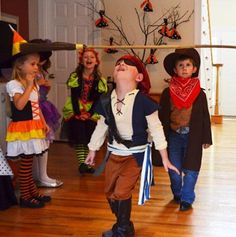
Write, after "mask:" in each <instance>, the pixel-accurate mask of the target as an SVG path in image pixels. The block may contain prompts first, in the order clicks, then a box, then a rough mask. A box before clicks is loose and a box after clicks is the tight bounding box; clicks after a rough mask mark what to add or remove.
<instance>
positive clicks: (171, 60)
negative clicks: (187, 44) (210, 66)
mask: <svg viewBox="0 0 236 237" xmlns="http://www.w3.org/2000/svg"><path fill="white" fill-rule="evenodd" d="M182 56H186V57H188V58H191V59H192V60H193V61H194V66H195V67H197V71H196V72H195V73H193V75H192V77H197V76H198V73H199V68H200V63H201V60H200V55H199V53H198V51H197V50H196V49H194V48H183V49H176V50H175V52H174V53H170V54H168V55H167V56H166V57H165V59H164V62H163V65H164V68H165V70H166V72H167V73H168V74H169V75H170V76H174V75H175V72H174V68H175V64H176V61H177V60H178V59H179V58H180V57H182Z"/></svg>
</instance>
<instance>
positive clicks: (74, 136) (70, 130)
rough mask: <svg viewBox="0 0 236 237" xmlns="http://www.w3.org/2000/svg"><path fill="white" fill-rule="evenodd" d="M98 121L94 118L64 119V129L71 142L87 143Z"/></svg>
mask: <svg viewBox="0 0 236 237" xmlns="http://www.w3.org/2000/svg"><path fill="white" fill-rule="evenodd" d="M96 124H97V122H95V121H93V120H78V119H74V118H72V119H70V120H68V121H64V125H63V130H64V133H65V134H66V138H67V139H68V140H69V142H70V143H71V144H84V145H87V144H88V143H89V141H90V138H91V136H92V133H93V131H94V129H95V127H96Z"/></svg>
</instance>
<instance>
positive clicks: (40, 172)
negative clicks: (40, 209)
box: [30, 39, 63, 188]
mask: <svg viewBox="0 0 236 237" xmlns="http://www.w3.org/2000/svg"><path fill="white" fill-rule="evenodd" d="M47 42H49V40H42V39H33V40H31V41H30V43H39V44H41V43H47ZM51 55H52V52H51V51H45V52H40V63H39V72H38V73H37V76H36V82H37V84H38V85H39V106H40V109H41V111H42V113H43V116H44V118H45V121H46V123H47V125H48V126H49V127H50V131H49V132H48V133H47V141H48V143H49V144H50V143H52V142H53V140H54V139H55V132H56V131H57V129H58V128H59V127H60V122H59V120H60V117H61V115H60V114H59V112H58V110H57V108H56V107H55V106H54V105H53V104H52V103H51V102H50V101H49V100H48V99H47V95H48V92H49V90H50V88H51V83H50V81H49V80H48V79H47V77H48V74H49V73H48V69H49V68H50V66H51V61H50V59H49V58H50V56H51ZM47 161H48V151H46V152H44V153H43V154H42V156H41V157H34V162H33V177H34V179H35V180H36V184H37V186H38V187H47V188H57V187H60V186H61V185H62V184H63V182H62V181H60V180H57V179H52V178H50V177H48V174H47Z"/></svg>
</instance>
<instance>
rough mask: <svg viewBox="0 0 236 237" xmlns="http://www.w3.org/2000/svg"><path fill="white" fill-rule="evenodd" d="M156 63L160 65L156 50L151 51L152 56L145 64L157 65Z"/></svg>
mask: <svg viewBox="0 0 236 237" xmlns="http://www.w3.org/2000/svg"><path fill="white" fill-rule="evenodd" d="M156 63H158V60H157V58H156V56H155V49H151V50H150V55H149V56H148V58H147V59H146V61H145V64H156Z"/></svg>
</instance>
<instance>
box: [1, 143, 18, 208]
mask: <svg viewBox="0 0 236 237" xmlns="http://www.w3.org/2000/svg"><path fill="white" fill-rule="evenodd" d="M11 176H13V172H12V170H11V168H10V166H9V164H8V162H7V160H6V158H5V157H4V156H3V153H2V150H1V148H0V210H5V209H7V208H9V207H11V206H13V205H16V204H17V199H16V196H15V193H14V188H13V184H12V179H11Z"/></svg>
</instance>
